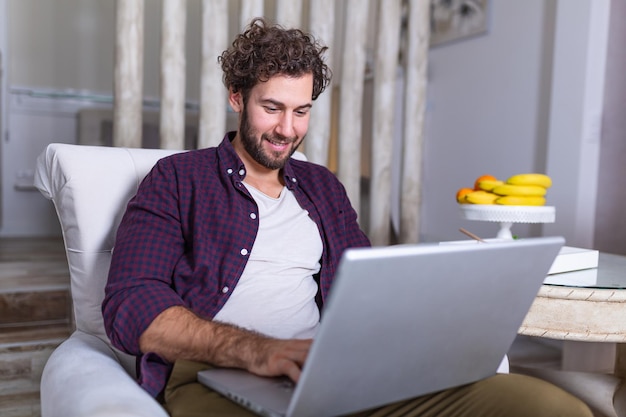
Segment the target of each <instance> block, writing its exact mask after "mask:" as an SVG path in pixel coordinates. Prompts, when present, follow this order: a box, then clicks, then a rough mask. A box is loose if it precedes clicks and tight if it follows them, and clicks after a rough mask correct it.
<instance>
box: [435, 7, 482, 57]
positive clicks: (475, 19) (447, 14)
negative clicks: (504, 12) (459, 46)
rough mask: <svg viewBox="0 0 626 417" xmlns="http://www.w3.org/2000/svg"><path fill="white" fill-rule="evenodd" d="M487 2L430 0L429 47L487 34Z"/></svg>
mask: <svg viewBox="0 0 626 417" xmlns="http://www.w3.org/2000/svg"><path fill="white" fill-rule="evenodd" d="M488 9H489V0H431V6H430V45H431V46H435V45H439V44H442V43H446V42H452V41H458V40H461V39H464V38H468V37H472V36H476V35H480V34H483V33H486V32H487V25H488V14H489V13H488V12H489V10H488Z"/></svg>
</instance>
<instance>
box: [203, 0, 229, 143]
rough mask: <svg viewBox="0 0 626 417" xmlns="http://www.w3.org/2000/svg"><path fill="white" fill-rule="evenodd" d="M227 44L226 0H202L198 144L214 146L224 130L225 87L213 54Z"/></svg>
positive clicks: (225, 109) (218, 141)
mask: <svg viewBox="0 0 626 417" xmlns="http://www.w3.org/2000/svg"><path fill="white" fill-rule="evenodd" d="M227 47H228V0H203V1H202V68H201V79H200V127H199V129H200V131H199V134H198V147H199V148H207V147H210V146H217V145H218V144H219V143H220V142H221V140H222V138H223V137H224V133H225V132H226V111H227V109H228V102H227V91H226V88H224V84H223V83H222V69H221V68H220V66H219V65H218V62H217V57H218V56H219V55H220V54H221V53H222V51H224V50H225V49H226V48H227Z"/></svg>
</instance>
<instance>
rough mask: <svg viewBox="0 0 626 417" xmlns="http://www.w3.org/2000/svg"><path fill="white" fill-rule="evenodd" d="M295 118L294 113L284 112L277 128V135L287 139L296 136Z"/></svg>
mask: <svg viewBox="0 0 626 417" xmlns="http://www.w3.org/2000/svg"><path fill="white" fill-rule="evenodd" d="M293 117H294V116H293V113H292V112H289V111H286V112H283V113H282V115H281V117H280V120H279V121H278V125H277V126H276V133H278V134H280V135H281V136H283V137H286V138H290V137H293V136H295V135H294V128H293Z"/></svg>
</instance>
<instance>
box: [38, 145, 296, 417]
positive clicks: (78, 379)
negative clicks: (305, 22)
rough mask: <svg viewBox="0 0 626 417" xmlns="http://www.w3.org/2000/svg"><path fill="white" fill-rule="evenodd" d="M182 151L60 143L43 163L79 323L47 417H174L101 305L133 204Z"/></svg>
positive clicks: (51, 369) (42, 177)
mask: <svg viewBox="0 0 626 417" xmlns="http://www.w3.org/2000/svg"><path fill="white" fill-rule="evenodd" d="M176 152H180V151H171V150H162V149H128V148H111V147H103V146H84V145H68V144H59V143H53V144H50V145H48V146H47V148H46V149H45V151H44V152H43V153H42V154H41V155H40V156H39V158H38V160H37V169H36V174H35V185H36V187H37V188H38V189H39V191H41V193H42V194H43V195H44V196H46V197H47V198H49V199H51V200H52V202H53V203H54V207H55V209H56V212H57V215H58V217H59V221H60V224H61V229H62V232H63V239H64V241H65V250H66V253H67V260H68V263H69V270H70V278H71V293H72V301H73V308H74V309H73V313H74V321H75V324H76V330H75V331H74V333H73V334H72V335H71V336H70V337H69V339H68V340H66V341H64V342H63V343H62V344H61V346H59V347H58V348H57V349H56V350H55V351H54V352H53V354H52V355H51V356H50V359H49V360H48V362H47V363H46V365H45V368H44V371H43V375H42V378H41V414H42V416H43V417H85V416H89V417H98V416H102V417H104V416H106V417H131V416H132V417H140V416H145V417H159V416H162V417H166V416H167V413H166V412H165V410H164V409H163V408H162V407H161V406H160V405H159V403H158V402H157V401H155V400H154V399H153V398H152V397H151V396H150V395H149V394H148V393H147V392H146V391H144V390H143V388H141V387H139V385H138V384H137V383H136V382H135V375H136V372H135V358H134V357H133V356H130V355H127V354H125V353H123V352H120V351H119V350H117V349H115V348H114V347H112V346H111V343H110V341H109V339H108V337H107V336H106V333H105V331H104V322H103V319H102V310H101V304H102V300H103V298H104V287H105V284H106V280H107V275H108V272H109V264H110V262H111V252H112V249H113V245H114V243H115V234H116V232H117V228H118V226H119V224H120V221H121V219H122V215H123V214H124V211H125V209H126V203H127V202H128V200H129V199H130V198H131V197H132V196H133V195H134V194H135V193H136V191H137V188H138V186H139V183H140V182H141V180H142V179H143V178H144V177H145V176H146V174H147V173H148V171H149V170H150V169H151V168H152V167H153V166H154V164H155V163H156V162H157V161H158V160H159V159H161V158H163V157H164V156H167V155H170V154H173V153H176ZM294 158H298V159H306V157H305V156H304V155H303V154H302V153H300V152H296V153H295V154H294Z"/></svg>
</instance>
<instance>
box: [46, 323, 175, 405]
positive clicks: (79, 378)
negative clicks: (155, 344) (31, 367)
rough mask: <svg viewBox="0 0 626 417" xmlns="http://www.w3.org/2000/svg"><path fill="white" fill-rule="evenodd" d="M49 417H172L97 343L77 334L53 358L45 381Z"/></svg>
mask: <svg viewBox="0 0 626 417" xmlns="http://www.w3.org/2000/svg"><path fill="white" fill-rule="evenodd" d="M41 414H42V416H43V417H79V416H92V417H104V416H107V417H144V416H145V417H167V416H168V414H167V412H166V411H165V410H164V409H163V408H162V407H161V405H160V404H159V403H158V402H157V401H156V400H155V399H154V398H152V397H151V396H150V395H149V394H148V393H147V392H146V391H144V390H143V389H142V388H141V387H140V386H139V385H137V383H136V382H135V381H134V380H133V378H132V377H131V376H130V375H129V374H128V373H127V372H126V371H125V370H124V367H123V366H122V365H121V364H120V363H119V361H118V359H117V357H116V355H115V353H114V352H113V350H112V349H111V348H110V347H109V346H108V345H107V344H106V343H105V342H104V341H102V340H100V339H98V338H97V337H95V336H93V335H90V334H87V333H84V332H81V331H79V330H78V331H76V332H74V333H73V334H72V336H71V337H70V338H69V339H67V340H66V341H64V342H63V343H62V344H61V345H60V346H59V347H58V348H57V349H56V350H55V351H54V352H53V353H52V355H51V356H50V359H49V360H48V362H47V363H46V366H45V368H44V371H43V374H42V378H41Z"/></svg>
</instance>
